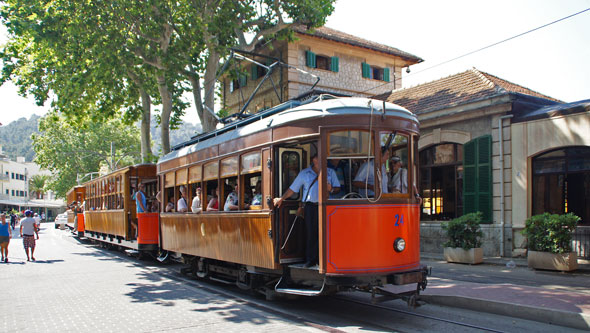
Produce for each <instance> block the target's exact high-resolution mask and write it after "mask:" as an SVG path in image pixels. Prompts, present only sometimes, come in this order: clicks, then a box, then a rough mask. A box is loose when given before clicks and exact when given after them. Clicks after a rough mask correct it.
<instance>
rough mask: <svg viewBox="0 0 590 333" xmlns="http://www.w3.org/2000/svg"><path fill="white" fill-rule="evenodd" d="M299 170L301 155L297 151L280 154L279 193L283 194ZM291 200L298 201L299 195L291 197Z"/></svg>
mask: <svg viewBox="0 0 590 333" xmlns="http://www.w3.org/2000/svg"><path fill="white" fill-rule="evenodd" d="M300 168H301V154H300V152H298V151H291V150H287V151H283V152H282V154H281V170H282V172H281V175H280V177H281V185H282V188H281V190H280V193H285V192H286V191H287V189H288V188H289V185H291V183H293V181H294V180H295V178H296V177H297V175H298V174H299V171H301V170H300ZM289 199H292V200H299V193H295V194H293V196H291V198H289Z"/></svg>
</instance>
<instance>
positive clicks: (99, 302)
mask: <svg viewBox="0 0 590 333" xmlns="http://www.w3.org/2000/svg"><path fill="white" fill-rule="evenodd" d="M15 231H16V233H15V237H14V238H13V239H12V241H11V243H10V247H9V251H10V252H9V260H10V262H9V263H8V264H0V272H1V273H0V283H1V284H2V285H3V286H8V287H5V290H6V292H4V301H3V302H1V303H0V313H2V315H0V316H1V317H2V321H1V323H0V331H1V332H21V331H23V332H24V331H26V332H57V331H59V332H62V331H65V332H68V331H69V332H89V331H92V332H115V331H116V332H119V331H133V332H155V331H175V332H176V331H179V332H183V331H186V332H200V331H205V330H207V331H227V332H251V331H256V332H260V331H263V332H302V331H305V332H320V331H323V332H326V331H328V332H358V331H377V332H382V331H400V332H433V331H447V332H473V331H481V328H480V327H483V328H492V329H493V330H495V331H505V332H555V331H560V332H565V331H571V332H574V330H570V329H566V328H563V327H556V326H552V325H546V324H540V323H536V322H531V321H526V320H520V319H515V318H510V317H502V316H497V315H491V314H487V313H477V312H473V311H466V310H461V309H455V308H444V307H439V306H435V305H424V306H421V307H418V308H417V309H410V308H408V307H407V305H406V303H405V302H403V301H401V300H394V301H389V302H385V303H381V304H380V306H381V307H380V308H377V307H374V306H372V305H371V304H370V297H369V296H368V295H367V294H363V293H359V292H354V293H342V294H340V295H338V296H336V297H320V298H296V299H280V300H277V301H266V300H264V299H263V298H261V297H256V296H252V295H249V294H246V293H244V292H241V291H239V290H238V289H237V288H235V287H233V286H226V285H221V284H216V283H210V282H202V281H194V280H190V279H188V278H186V277H183V276H182V275H180V274H179V273H178V271H179V268H180V266H179V265H163V264H159V263H157V262H154V261H141V260H137V259H135V258H130V257H127V256H126V255H125V254H124V253H122V252H117V251H109V250H105V249H102V248H100V247H99V246H96V245H93V244H91V243H88V242H79V241H77V240H75V239H74V238H73V237H71V235H70V233H69V232H67V231H64V230H56V229H54V228H53V224H52V223H44V224H42V231H41V234H40V239H39V240H38V241H37V249H36V253H35V257H36V259H37V261H36V262H27V261H26V256H25V253H24V250H23V247H22V240H21V239H20V237H18V229H17V230H15ZM417 315H421V316H422V317H420V316H417ZM424 316H427V317H424ZM439 319H445V320H446V321H441V320H439ZM449 321H453V322H457V323H459V324H457V323H453V322H449ZM460 324H467V325H473V326H465V325H460Z"/></svg>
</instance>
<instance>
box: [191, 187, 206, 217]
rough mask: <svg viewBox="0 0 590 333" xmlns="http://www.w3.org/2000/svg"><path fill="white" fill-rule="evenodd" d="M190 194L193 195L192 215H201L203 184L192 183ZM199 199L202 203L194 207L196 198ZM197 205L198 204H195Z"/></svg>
mask: <svg viewBox="0 0 590 333" xmlns="http://www.w3.org/2000/svg"><path fill="white" fill-rule="evenodd" d="M189 192H190V194H191V200H190V203H191V207H190V209H191V212H192V213H199V212H200V211H202V210H203V192H202V189H201V182H197V183H192V184H190V186H189ZM197 197H198V198H199V200H198V202H200V204H198V205H197V206H195V207H193V204H192V203H193V202H194V200H195V199H196V198H197ZM195 203H196V202H195ZM193 208H194V209H193Z"/></svg>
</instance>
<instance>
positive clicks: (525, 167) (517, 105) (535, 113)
mask: <svg viewBox="0 0 590 333" xmlns="http://www.w3.org/2000/svg"><path fill="white" fill-rule="evenodd" d="M376 98H377V99H381V100H386V101H388V102H392V103H396V104H399V105H401V106H404V107H406V108H407V109H409V110H411V111H413V112H414V113H416V114H417V115H418V119H419V120H420V131H421V138H420V141H419V150H420V186H419V187H420V191H421V192H422V196H423V198H424V204H423V207H422V212H421V240H422V251H424V252H442V243H444V241H445V237H444V234H443V233H442V230H441V222H442V221H447V220H450V219H452V218H455V217H458V216H461V215H463V213H464V212H470V211H481V212H482V213H483V215H484V220H485V222H486V224H484V225H483V226H482V229H483V231H484V244H483V248H484V254H485V255H487V256H519V255H524V254H525V247H526V243H525V239H524V238H523V237H522V236H521V234H520V231H521V230H522V229H523V227H524V224H525V220H526V218H527V217H529V216H531V215H534V214H537V213H540V212H544V211H549V212H553V213H563V212H567V211H574V212H575V213H576V214H578V215H580V216H581V217H582V219H583V222H582V226H581V227H579V229H580V230H581V231H583V230H584V228H587V227H585V226H589V225H590V208H587V207H590V199H588V198H590V196H589V194H590V193H588V191H590V130H588V129H589V128H590V112H589V111H590V108H589V107H588V106H589V104H590V103H589V102H588V101H582V102H578V103H571V104H564V103H562V102H561V101H559V100H556V99H554V98H551V97H549V96H546V95H543V94H540V93H538V92H535V91H532V90H530V89H527V88H525V87H522V86H519V85H517V84H514V83H511V82H508V81H506V80H503V79H501V78H498V77H496V76H493V75H491V74H488V73H485V72H482V71H479V70H477V69H471V70H468V71H465V72H463V73H459V74H455V75H451V76H449V77H446V78H442V79H439V80H436V81H433V82H429V83H425V84H421V85H418V86H415V87H411V88H407V89H400V90H394V91H392V92H389V93H385V94H381V95H378V96H376ZM570 164H571V165H572V167H569V168H568V166H569V165H570ZM574 183H575V185H573V184H574ZM568 184H569V185H568ZM550 188H551V190H550ZM554 188H557V189H556V190H554ZM568 190H569V192H568ZM584 232H585V231H584ZM586 237H587V236H586ZM588 239H590V238H588ZM579 243H580V244H579V247H578V249H577V251H578V253H579V255H580V256H584V257H585V256H588V255H590V254H589V253H588V252H587V248H588V244H585V245H584V244H583V243H584V242H579Z"/></svg>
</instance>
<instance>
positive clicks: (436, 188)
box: [420, 143, 463, 221]
mask: <svg viewBox="0 0 590 333" xmlns="http://www.w3.org/2000/svg"><path fill="white" fill-rule="evenodd" d="M462 161H463V145H461V144H457V143H441V144H438V145H434V146H431V147H428V148H426V149H424V150H422V151H421V152H420V189H421V191H422V198H424V202H423V205H422V211H421V214H420V215H421V216H420V219H421V220H425V221H429V220H430V221H433V220H439V221H440V220H450V219H453V218H455V217H458V216H460V215H462V214H463V164H462Z"/></svg>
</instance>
